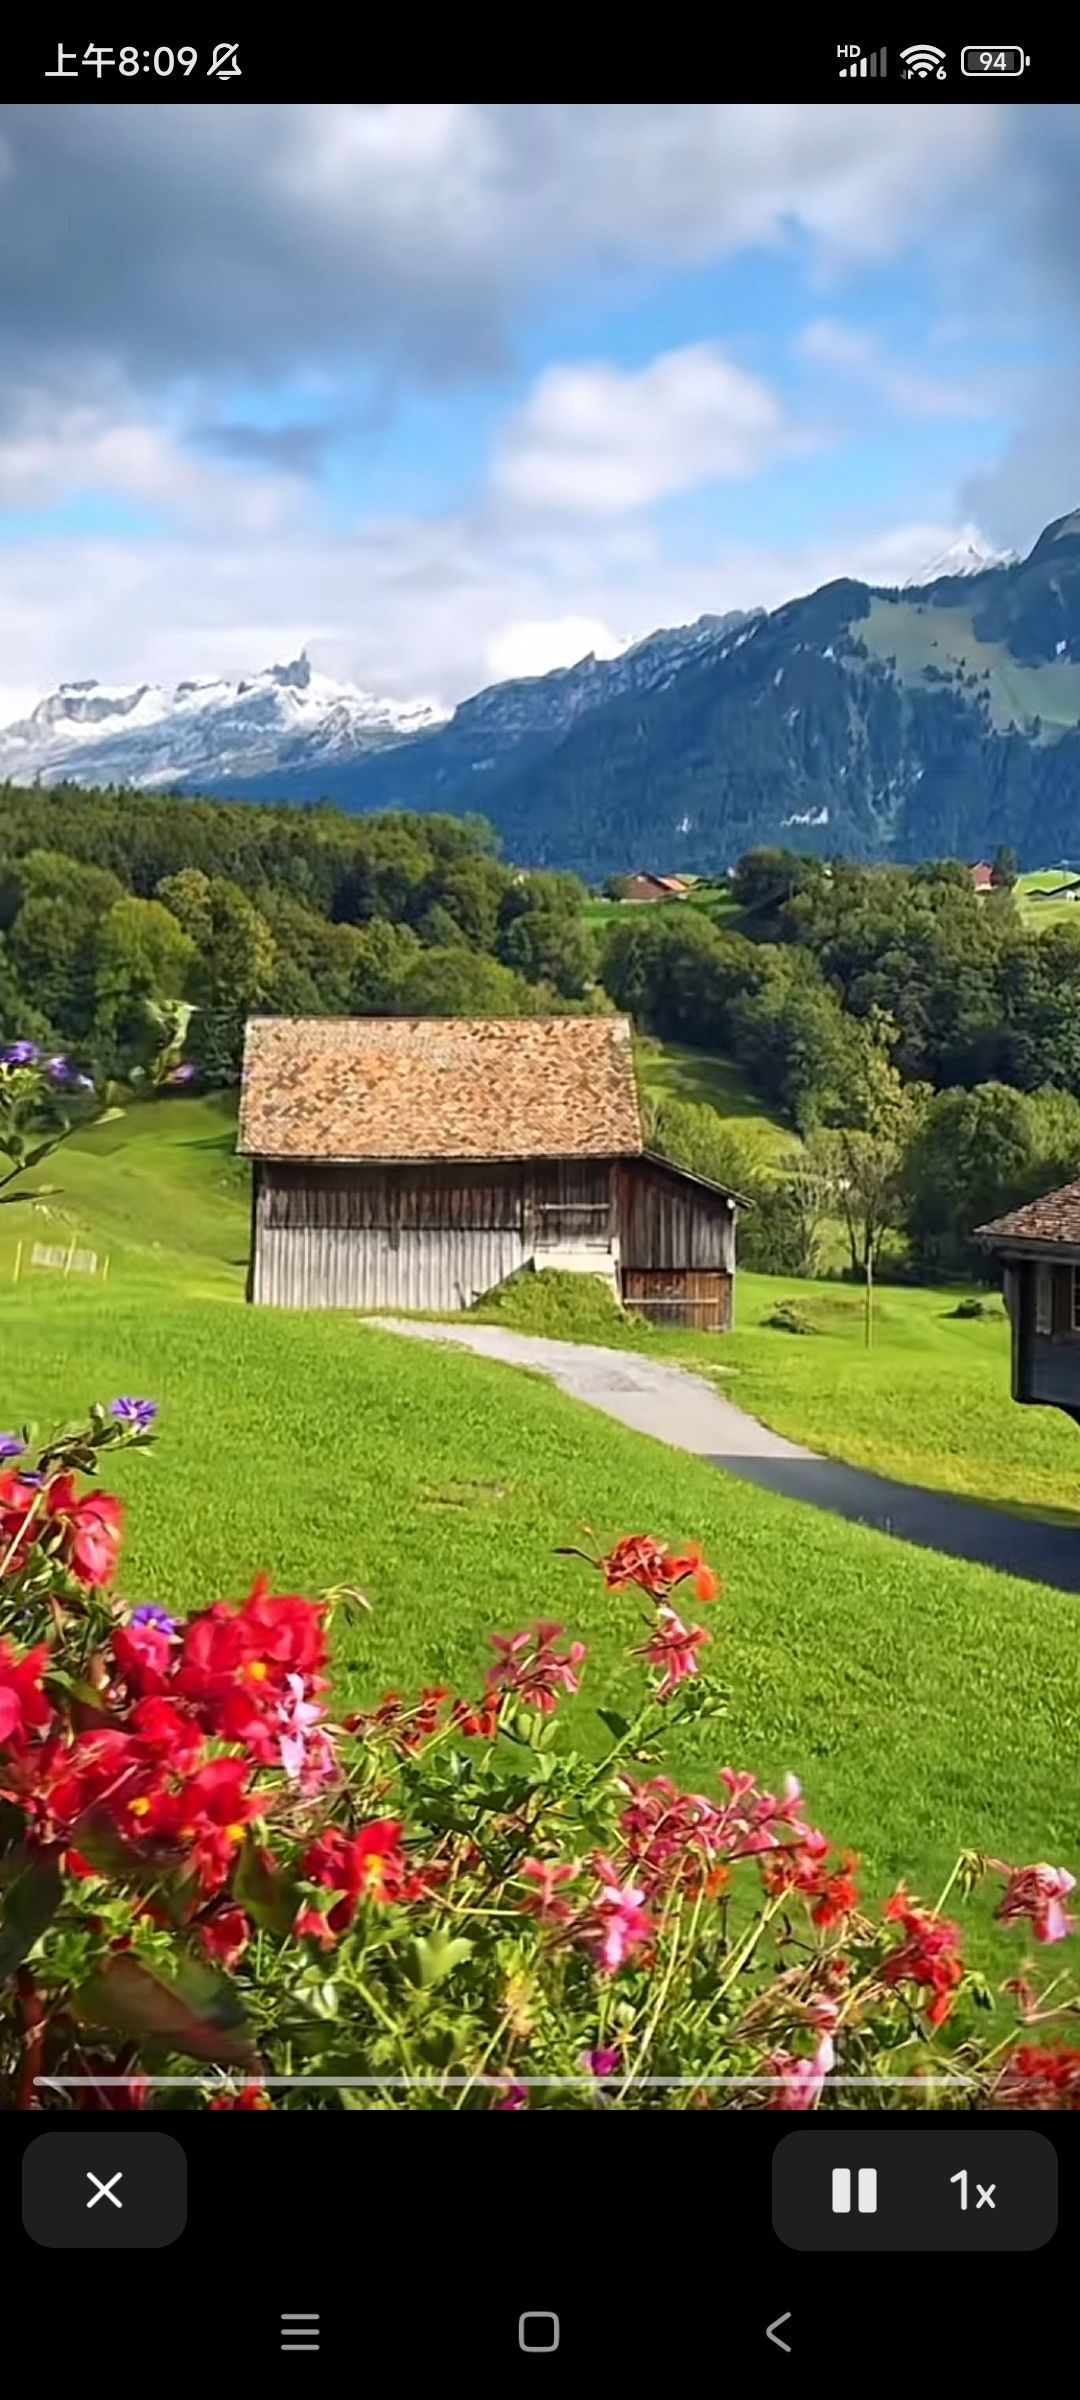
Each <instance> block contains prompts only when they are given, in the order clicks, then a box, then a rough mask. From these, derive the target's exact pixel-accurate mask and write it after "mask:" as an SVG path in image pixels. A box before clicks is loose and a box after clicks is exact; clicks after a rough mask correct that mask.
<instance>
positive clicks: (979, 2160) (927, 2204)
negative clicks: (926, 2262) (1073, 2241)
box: [772, 2118, 1058, 2253]
mask: <svg viewBox="0 0 1080 2400" xmlns="http://www.w3.org/2000/svg"><path fill="white" fill-rule="evenodd" d="M772 2219H773V2230H774V2232H775V2233H776V2234H777V2235H778V2236H779V2239H780V2240H781V2241H782V2242H784V2243H786V2245H787V2247H788V2249H789V2250H844V2251H847V2252H849V2253H850V2252H853V2251H854V2252H861V2251H869V2250H1041V2249H1042V2248H1043V2247H1044V2245H1045V2244H1046V2243H1047V2242H1049V2241H1052V2239H1053V2237H1054V2234H1055V2232H1056V2231H1057V2221H1058V2163H1057V2152H1056V2150H1055V2148H1054V2145H1053V2142H1052V2141H1051V2140H1050V2139H1049V2137H1048V2136H1047V2135H1046V2134H1045V2133H1036V2132H1034V2131H1029V2130H1028V2129H1027V2128H1024V2129H1017V2130H1016V2131H1015V2132H1014V2131H1013V2130H1012V2129H1011V2128H1009V2129H1006V2130H1005V2131H1000V2132H986V2131H982V2130H978V2131H976V2130H969V2129H968V2125H967V2122H966V2121H965V2120H964V2119H962V2118H958V2120H957V2130H956V2132H955V2133H954V2132H952V2131H943V2130H941V2129H940V2128H939V2127H937V2126H934V2127H928V2128H927V2129H926V2131H925V2132H919V2131H917V2130H916V2129H915V2128H914V2127H912V2128H910V2129H905V2130H904V2131H903V2132H898V2133H891V2132H886V2133H843V2132H836V2133H834V2132H833V2131H832V2130H831V2128H830V2130H829V2132H828V2133H821V2134H819V2133H817V2132H816V2131H810V2130H809V2129H808V2130H807V2131H806V2132H804V2133H789V2134H786V2135H785V2137H784V2139H783V2140H782V2141H780V2142H778V2143H777V2146H776V2149H775V2150H774V2152H773V2186H772Z"/></svg>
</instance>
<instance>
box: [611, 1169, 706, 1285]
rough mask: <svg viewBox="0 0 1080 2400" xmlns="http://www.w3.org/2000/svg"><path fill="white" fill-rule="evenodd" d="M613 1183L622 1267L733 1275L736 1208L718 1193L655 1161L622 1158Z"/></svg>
mask: <svg viewBox="0 0 1080 2400" xmlns="http://www.w3.org/2000/svg"><path fill="white" fill-rule="evenodd" d="M617 1183H618V1216H619V1248H620V1254H621V1257H622V1264H623V1268H624V1270H627V1269H649V1270H654V1269H656V1268H659V1267H667V1268H683V1269H691V1268H697V1269H702V1270H711V1271H712V1272H713V1273H720V1272H722V1273H724V1274H726V1275H731V1274H733V1272H734V1267H735V1211H734V1209H733V1208H732V1207H731V1206H730V1205H729V1203H728V1201H727V1199H726V1198H725V1197H724V1196H723V1195H722V1194H721V1193H719V1192H716V1191H714V1190H713V1189H712V1188H711V1186H709V1185H707V1184H701V1183H695V1182H693V1181H692V1180H690V1179H689V1178H686V1177H683V1176H680V1175H679V1174H678V1173H677V1172H675V1171H674V1170H671V1169H668V1168H666V1167H664V1166H662V1165H660V1164H659V1163H658V1162H657V1161H654V1160H653V1159H633V1160H626V1161H624V1162H623V1164H622V1165H621V1166H620V1167H619V1168H618V1171H617Z"/></svg>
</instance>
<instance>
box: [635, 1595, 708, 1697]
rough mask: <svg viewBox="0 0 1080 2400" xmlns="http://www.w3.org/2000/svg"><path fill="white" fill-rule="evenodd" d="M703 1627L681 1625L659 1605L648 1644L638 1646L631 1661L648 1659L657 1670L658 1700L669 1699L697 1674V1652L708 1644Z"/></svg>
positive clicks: (676, 1618)
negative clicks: (658, 1672) (679, 1687)
mask: <svg viewBox="0 0 1080 2400" xmlns="http://www.w3.org/2000/svg"><path fill="white" fill-rule="evenodd" d="M708 1638H709V1637H708V1634H707V1633H706V1631H705V1628H704V1626H703V1625H684V1624H683V1621H682V1618H681V1617H679V1616H677V1615H676V1613H675V1610H674V1609H673V1608H668V1606H667V1604H666V1602H662V1603H661V1606H660V1608H659V1609H658V1611H657V1622H656V1626H655V1629H654V1631H653V1632H652V1633H651V1634H650V1635H649V1639H648V1641H647V1642H641V1643H639V1644H638V1645H637V1647H636V1648H635V1649H634V1650H633V1651H632V1652H631V1656H632V1657H634V1658H647V1659H648V1661H649V1665H650V1666H651V1667H658V1668H659V1670H660V1677H661V1680H660V1682H659V1683H658V1684H657V1685H656V1686H655V1697H656V1698H657V1700H667V1699H670V1697H671V1694H672V1692H674V1691H675V1690H677V1688H678V1686H679V1684H680V1683H683V1682H685V1680H686V1677H687V1676H688V1675H696V1674H697V1671H698V1662H697V1652H698V1651H699V1650H700V1648H701V1645H702V1643H703V1642H707V1641H708Z"/></svg>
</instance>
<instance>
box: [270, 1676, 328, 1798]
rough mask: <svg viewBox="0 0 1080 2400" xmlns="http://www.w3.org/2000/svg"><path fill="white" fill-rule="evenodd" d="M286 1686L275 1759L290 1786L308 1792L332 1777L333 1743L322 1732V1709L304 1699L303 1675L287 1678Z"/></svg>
mask: <svg viewBox="0 0 1080 2400" xmlns="http://www.w3.org/2000/svg"><path fill="white" fill-rule="evenodd" d="M285 1684H286V1689H287V1692H288V1698H287V1699H283V1700H282V1702H281V1706H280V1709H279V1711H278V1717H277V1736H278V1756H279V1758H280V1760H281V1764H282V1766H283V1767H284V1769H285V1773H286V1775H287V1776H288V1778H289V1781H290V1783H298V1784H299V1785H300V1787H301V1790H302V1791H303V1792H305V1793H307V1792H311V1791H314V1790H316V1789H317V1788H318V1786H319V1784H320V1783H325V1781H326V1778H327V1776H328V1775H332V1774H333V1772H334V1768H335V1764H336V1761H335V1758H334V1750H333V1744H332V1742H331V1740H330V1737H329V1735H328V1734H327V1733H326V1732H325V1731H324V1730H323V1725H322V1710H321V1708H317V1707H316V1705H315V1702H314V1701H313V1700H307V1699H305V1697H304V1695H305V1692H306V1689H307V1686H306V1684H305V1682H304V1678H303V1676H302V1675H286V1677H285ZM316 1727H317V1728H318V1730H317V1731H313V1728H316Z"/></svg>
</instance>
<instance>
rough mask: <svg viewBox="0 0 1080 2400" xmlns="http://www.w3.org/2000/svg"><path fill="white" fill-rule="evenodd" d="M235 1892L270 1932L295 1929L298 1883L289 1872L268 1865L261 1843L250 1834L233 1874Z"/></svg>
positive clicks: (241, 1902) (249, 1913) (242, 1905)
mask: <svg viewBox="0 0 1080 2400" xmlns="http://www.w3.org/2000/svg"><path fill="white" fill-rule="evenodd" d="M233 1896H234V1898H235V1899H237V1900H238V1901H239V1902H240V1905H241V1907H242V1908H246V1910H247V1912H248V1915H249V1917H253V1918H254V1921H255V1923H256V1925H261V1926H262V1927H263V1928H264V1930H265V1931H266V1932H267V1933H291V1932H292V1929H293V1925H294V1923H295V1921H296V1912H297V1910H298V1908H299V1906H300V1892H299V1889H298V1886H297V1885H296V1884H295V1883H294V1882H293V1880H292V1878H291V1877H290V1876H287V1875H282V1874H278V1873H276V1872H275V1870H274V1869H273V1867H268V1866H267V1864H266V1860H265V1857H264V1855H263V1853H262V1852H261V1850H260V1849H259V1846H258V1843H257V1842H253V1841H252V1840H251V1837H250V1835H249V1837H248V1839H247V1840H246V1841H245V1843H244V1847H243V1849H242V1850H241V1852H240V1857H239V1860H238V1862H237V1867H236V1873H235V1875H234V1876H233Z"/></svg>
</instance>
